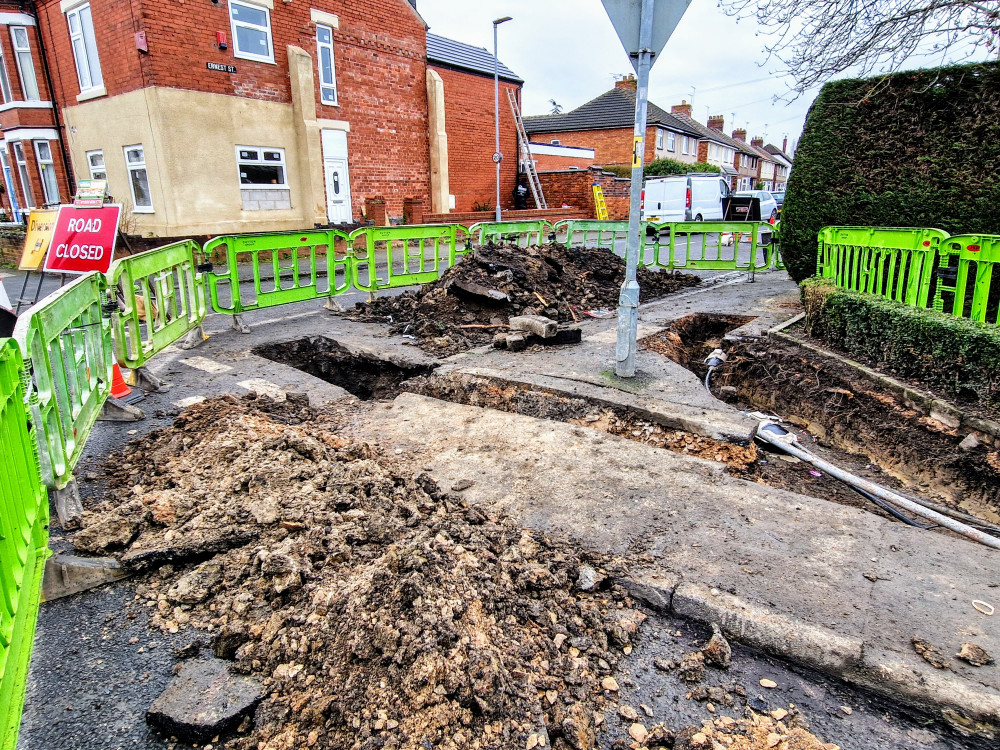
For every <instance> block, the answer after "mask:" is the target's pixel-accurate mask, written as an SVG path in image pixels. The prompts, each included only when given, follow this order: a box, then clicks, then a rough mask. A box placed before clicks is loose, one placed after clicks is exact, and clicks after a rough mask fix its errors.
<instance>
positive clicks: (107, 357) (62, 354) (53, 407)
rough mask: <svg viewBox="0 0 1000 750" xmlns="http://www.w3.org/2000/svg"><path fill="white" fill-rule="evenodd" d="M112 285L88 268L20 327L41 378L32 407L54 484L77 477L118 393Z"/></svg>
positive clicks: (47, 476) (48, 478)
mask: <svg viewBox="0 0 1000 750" xmlns="http://www.w3.org/2000/svg"><path fill="white" fill-rule="evenodd" d="M106 288H107V281H106V279H105V277H104V275H103V274H100V273H98V272H96V271H94V272H92V273H88V274H86V275H85V276H81V277H80V278H78V279H76V280H75V281H73V282H72V283H70V284H67V285H66V286H64V287H62V288H61V289H59V290H58V291H56V292H53V293H52V294H50V295H49V296H48V297H45V298H44V299H42V300H41V301H40V302H38V303H37V304H35V305H33V306H32V307H30V308H28V310H27V311H26V312H25V313H24V314H23V315H21V317H20V318H19V319H18V321H17V325H16V326H15V327H14V338H15V339H17V343H18V344H19V345H20V347H21V352H22V353H23V354H24V355H25V359H26V360H27V364H28V366H29V368H30V372H31V376H32V378H33V380H34V391H33V393H32V395H31V398H30V401H29V407H30V412H31V422H32V424H33V425H34V428H35V438H36V440H37V442H38V455H39V460H40V464H41V474H42V481H44V482H45V485H46V486H47V487H50V488H52V489H62V488H63V487H65V486H66V484H68V483H69V481H70V479H72V474H73V467H74V466H75V465H76V462H77V460H79V458H80V453H81V452H82V451H83V446H84V443H85V442H86V440H87V435H89V434H90V429H91V427H93V425H94V422H95V421H96V420H97V416H98V414H100V411H101V407H102V406H103V405H104V401H105V400H106V399H107V397H108V394H109V393H110V392H111V377H112V371H111V368H112V364H113V362H112V346H113V345H112V342H111V320H110V315H108V316H107V317H105V310H104V304H105V299H104V292H105V289H106Z"/></svg>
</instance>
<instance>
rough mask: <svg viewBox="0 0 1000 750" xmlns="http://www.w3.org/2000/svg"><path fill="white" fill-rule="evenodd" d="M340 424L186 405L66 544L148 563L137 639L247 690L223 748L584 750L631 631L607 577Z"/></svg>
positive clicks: (228, 401) (112, 471)
mask: <svg viewBox="0 0 1000 750" xmlns="http://www.w3.org/2000/svg"><path fill="white" fill-rule="evenodd" d="M349 418H350V414H349V413H348V412H346V411H344V412H340V413H337V412H332V411H331V412H326V413H323V414H319V415H317V414H316V413H314V412H312V411H311V410H310V409H309V408H308V407H305V406H300V405H295V404H288V403H284V404H274V403H273V402H270V401H268V400H267V399H263V398H262V399H254V398H252V397H246V398H243V399H237V398H235V397H232V396H225V397H222V398H218V399H213V400H209V401H206V402H203V403H201V404H198V405H195V406H193V407H191V408H190V409H189V410H187V411H185V412H184V413H183V414H181V416H180V417H178V418H177V420H176V421H175V423H174V425H173V426H172V427H170V428H168V429H164V430H160V431H158V432H155V433H152V434H151V435H149V436H147V437H146V438H143V439H141V440H139V441H137V442H135V443H133V444H131V445H130V446H129V447H128V450H127V452H125V453H123V454H120V455H117V456H114V457H112V459H111V460H110V461H109V465H108V468H107V471H108V476H109V480H110V481H109V489H108V492H107V494H106V496H105V498H104V500H103V502H102V504H101V505H100V506H99V507H98V508H97V509H96V510H95V511H94V512H92V513H89V514H88V517H87V518H86V519H85V522H86V524H85V528H84V530H83V531H81V532H80V534H79V535H78V537H79V541H80V542H81V543H82V546H85V547H86V548H87V549H89V550H90V551H92V552H108V551H110V552H112V553H113V554H116V555H117V556H118V557H119V558H120V559H121V561H122V563H123V564H124V565H127V566H131V567H132V568H134V569H138V570H139V571H151V570H152V569H156V574H155V575H149V576H148V577H147V578H146V579H145V580H143V581H142V583H141V585H140V587H139V599H138V601H137V602H136V604H137V606H141V605H145V606H148V607H150V608H152V610H153V612H154V614H153V618H152V621H153V623H154V625H156V626H158V627H160V628H162V629H164V630H166V631H169V632H177V631H178V630H183V629H187V628H192V629H195V630H197V631H202V632H203V633H205V634H210V635H209V636H206V635H202V636H201V638H202V639H203V640H204V642H205V644H206V645H208V643H209V642H210V643H211V647H212V649H213V650H214V652H215V654H216V656H218V657H220V658H225V659H230V660H232V661H233V664H232V669H233V670H234V671H237V672H242V673H247V674H252V675H254V676H256V677H257V678H258V679H260V680H261V681H262V683H263V685H264V688H265V692H266V693H267V697H265V698H264V701H263V703H262V704H261V706H260V707H259V708H258V710H257V714H256V723H255V725H254V726H253V727H252V728H251V727H249V726H244V727H243V732H242V733H241V734H239V735H237V736H236V737H234V738H232V739H229V740H228V741H227V740H225V739H223V742H224V743H226V744H225V746H226V747H229V748H234V749H236V748H238V749H239V750H250V749H251V748H252V749H253V750H257V749H258V748H266V749H268V750H277V749H278V748H305V747H320V748H337V749H340V748H345V749H346V748H376V747H378V748H399V749H401V750H402V749H403V748H413V749H414V750H417V749H418V748H420V749H421V750H422V749H423V748H426V747H435V748H450V749H454V748H498V749H499V748H505V749H507V748H525V747H533V746H537V747H549V746H553V747H562V748H573V749H575V750H584V749H586V748H592V747H594V746H595V737H594V732H595V719H594V715H595V711H598V710H599V709H600V708H601V707H602V706H603V705H604V704H605V703H606V702H607V701H609V700H614V699H615V697H616V691H617V684H616V683H615V681H614V679H613V678H611V673H612V672H613V670H614V668H615V666H616V664H617V662H618V660H619V658H621V656H620V655H621V653H622V649H624V648H626V647H627V646H629V645H630V643H631V641H632V639H633V636H634V635H635V633H636V631H637V629H638V627H639V625H640V624H641V622H642V621H643V619H645V618H644V616H643V615H642V614H641V613H640V612H639V611H637V610H636V609H635V608H634V607H633V604H632V602H631V601H630V599H629V598H628V596H627V594H626V592H625V591H624V589H622V588H621V587H619V586H618V585H617V584H615V583H614V582H613V578H612V577H611V576H612V575H614V574H616V573H619V574H620V572H621V571H620V570H617V568H616V563H614V561H610V560H602V559H594V558H591V559H588V560H586V561H584V560H581V558H580V557H579V555H578V553H577V552H576V551H575V550H574V549H572V548H570V547H568V546H567V545H563V544H560V543H558V542H555V541H551V540H549V539H547V538H544V537H540V536H538V535H534V534H532V533H529V532H526V531H523V530H521V529H520V528H518V527H516V526H514V525H513V524H511V523H509V522H508V521H506V520H504V519H502V518H493V517H489V516H487V515H486V514H484V513H483V512H482V511H481V510H479V509H477V508H475V507H469V506H467V505H466V504H465V503H464V502H463V501H462V499H461V497H460V496H459V495H458V494H456V491H460V488H454V489H453V490H451V491H449V490H447V489H443V488H441V487H438V486H437V485H436V484H435V482H434V481H433V480H432V479H431V477H430V476H428V475H427V474H425V473H423V472H421V471H419V470H417V471H416V472H414V471H413V470H411V469H409V468H408V467H407V466H406V464H405V463H404V462H403V460H402V459H401V458H398V457H395V456H392V457H386V456H383V455H380V454H379V452H378V451H377V450H376V449H375V448H373V447H372V446H369V445H367V444H362V443H357V442H352V441H350V440H346V439H343V438H341V437H339V436H338V434H337V427H338V424H339V423H340V422H339V420H342V419H349ZM581 573H582V575H581ZM578 581H579V582H578ZM582 589H587V591H584V590H582ZM629 650H630V649H629ZM193 651H195V652H196V651H197V649H194V650H193ZM609 686H610V687H609Z"/></svg>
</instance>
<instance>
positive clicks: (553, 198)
mask: <svg viewBox="0 0 1000 750" xmlns="http://www.w3.org/2000/svg"><path fill="white" fill-rule="evenodd" d="M538 178H539V180H540V181H541V183H542V191H543V192H544V193H545V200H546V202H547V203H548V204H549V205H550V206H557V205H569V206H575V207H577V208H581V209H585V210H586V217H587V218H589V219H596V218H597V209H596V207H595V206H594V187H593V186H594V183H599V184H600V185H601V188H602V189H603V191H604V202H605V203H607V205H608V216H609V218H610V219H611V220H613V221H619V220H624V219H627V218H628V204H629V193H630V190H631V185H632V181H631V180H630V179H628V178H624V177H617V176H615V175H613V174H611V173H610V172H603V171H601V170H600V169H596V168H595V169H587V170H573V171H564V172H542V173H540V174H539V175H538Z"/></svg>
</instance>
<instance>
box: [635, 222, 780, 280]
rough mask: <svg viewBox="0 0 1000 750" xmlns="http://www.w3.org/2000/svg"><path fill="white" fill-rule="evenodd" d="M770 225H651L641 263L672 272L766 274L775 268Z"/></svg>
mask: <svg viewBox="0 0 1000 750" xmlns="http://www.w3.org/2000/svg"><path fill="white" fill-rule="evenodd" d="M772 236H773V227H772V226H771V225H770V224H768V223H767V222H751V221H684V222H680V221H678V222H668V223H665V224H649V225H648V229H647V231H646V238H647V239H646V243H645V245H644V248H643V250H644V252H643V258H641V259H640V260H641V262H642V263H643V264H644V265H647V266H656V267H658V268H664V269H669V270H674V269H679V270H684V269H690V270H712V271H751V272H752V271H762V270H765V269H767V268H768V267H769V266H770V265H771V255H770V247H769V246H770V241H771V238H772Z"/></svg>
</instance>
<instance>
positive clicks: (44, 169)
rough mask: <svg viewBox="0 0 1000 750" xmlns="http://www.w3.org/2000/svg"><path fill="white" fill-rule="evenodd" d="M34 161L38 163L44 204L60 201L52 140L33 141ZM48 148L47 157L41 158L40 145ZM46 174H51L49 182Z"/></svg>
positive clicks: (48, 204)
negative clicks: (53, 193) (53, 192)
mask: <svg viewBox="0 0 1000 750" xmlns="http://www.w3.org/2000/svg"><path fill="white" fill-rule="evenodd" d="M34 143H35V161H36V162H37V163H38V176H39V177H40V178H41V180H42V197H43V198H45V205H46V206H50V205H53V204H57V203H60V202H61V201H62V199H61V198H60V197H59V177H58V176H57V175H56V163H55V157H53V156H52V142H51V141H35V142H34ZM43 144H44V145H45V147H46V148H47V149H48V152H49V156H48V158H47V159H43V158H42V145H43ZM48 175H51V176H52V179H51V182H52V184H51V185H50V184H49V180H48V179H47V177H48ZM53 190H54V191H55V195H52V191H53Z"/></svg>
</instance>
